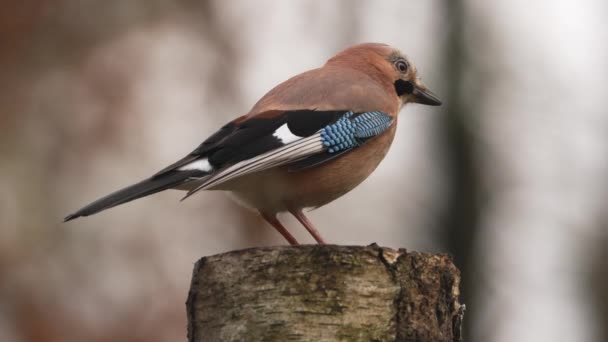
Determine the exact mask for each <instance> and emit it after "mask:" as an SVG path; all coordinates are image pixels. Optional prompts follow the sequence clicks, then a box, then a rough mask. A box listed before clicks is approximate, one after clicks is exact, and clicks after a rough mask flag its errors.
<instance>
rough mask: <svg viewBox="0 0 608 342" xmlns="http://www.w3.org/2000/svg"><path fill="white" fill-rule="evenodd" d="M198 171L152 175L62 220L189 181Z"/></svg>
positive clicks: (104, 208) (110, 206) (84, 214)
mask: <svg viewBox="0 0 608 342" xmlns="http://www.w3.org/2000/svg"><path fill="white" fill-rule="evenodd" d="M200 173H201V172H200V171H198V170H191V171H171V172H167V173H165V174H163V175H160V176H153V177H151V178H148V179H145V180H143V181H141V182H139V183H136V184H133V185H130V186H128V187H126V188H124V189H121V190H118V191H116V192H113V193H111V194H109V195H107V196H105V197H102V198H100V199H98V200H96V201H95V202H93V203H91V204H89V205H87V206H85V207H83V208H81V209H80V210H78V211H76V212H75V213H73V214H71V215H68V216H66V217H65V218H64V219H63V222H67V221H70V220H73V219H75V218H78V217H81V216H89V215H93V214H96V213H98V212H100V211H103V210H106V209H109V208H112V207H115V206H117V205H120V204H123V203H127V202H130V201H133V200H136V199H138V198H141V197H145V196H148V195H152V194H155V193H157V192H160V191H163V190H167V189H171V188H173V187H176V186H178V185H180V184H182V183H184V182H187V181H189V180H190V179H192V178H198V177H200V176H201V174H200Z"/></svg>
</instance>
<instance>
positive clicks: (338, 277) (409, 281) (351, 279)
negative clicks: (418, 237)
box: [186, 244, 464, 341]
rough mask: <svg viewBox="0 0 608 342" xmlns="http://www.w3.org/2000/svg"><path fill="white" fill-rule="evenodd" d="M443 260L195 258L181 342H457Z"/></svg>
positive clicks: (383, 255) (260, 254) (291, 254)
mask: <svg viewBox="0 0 608 342" xmlns="http://www.w3.org/2000/svg"><path fill="white" fill-rule="evenodd" d="M459 281H460V274H459V271H458V269H457V268H456V267H455V266H454V264H453V263H452V260H451V258H450V257H449V256H447V255H442V254H440V255H437V254H427V253H417V252H406V251H405V250H393V249H389V248H381V247H378V246H377V245H375V244H374V245H371V246H367V247H361V246H334V245H309V246H297V247H266V248H252V249H246V250H241V251H234V252H228V253H224V254H218V255H214V256H209V257H204V258H202V259H200V260H199V261H198V262H197V263H196V265H195V267H194V272H193V275H192V284H191V288H190V292H189V294H188V301H187V303H186V306H187V314H188V339H189V341H461V324H462V317H463V314H464V305H460V304H459V302H458V295H459V288H458V285H459Z"/></svg>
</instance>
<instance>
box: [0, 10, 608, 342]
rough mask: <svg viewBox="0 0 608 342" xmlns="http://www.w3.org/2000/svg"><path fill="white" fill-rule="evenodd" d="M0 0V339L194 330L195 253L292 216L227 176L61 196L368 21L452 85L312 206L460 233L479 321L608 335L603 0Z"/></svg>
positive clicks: (357, 32)
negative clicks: (354, 176)
mask: <svg viewBox="0 0 608 342" xmlns="http://www.w3.org/2000/svg"><path fill="white" fill-rule="evenodd" d="M0 8H1V10H0V341H15V342H26V341H28V342H29V341H180V340H184V339H185V336H186V314H185V305H184V302H185V300H186V295H187V289H188V286H189V281H190V276H191V270H192V266H193V263H194V262H195V261H196V260H197V259H198V258H199V257H201V256H204V255H209V254H213V253H219V252H223V251H228V250H234V249H240V248H246V247H253V246H263V245H276V244H283V243H284V242H283V240H282V238H281V237H280V236H279V235H278V234H277V233H276V232H275V231H274V230H273V229H272V228H270V227H269V226H268V225H267V224H265V223H264V222H262V220H261V219H260V218H258V217H257V216H256V215H255V214H253V213H251V212H249V211H247V210H244V209H241V208H240V207H238V206H237V205H235V204H234V203H233V202H231V201H230V200H229V199H228V198H227V197H226V196H225V195H223V194H221V193H217V192H204V193H202V194H200V195H197V196H195V197H193V198H190V199H188V200H187V201H185V202H182V203H180V202H179V199H180V198H181V195H182V194H181V193H178V192H172V191H168V192H164V193H162V194H160V195H157V196H154V197H151V198H146V199H143V200H140V201H137V202H133V203H130V204H127V205H124V206H121V207H118V208H115V209H112V210H110V211H106V212H103V213H101V214H99V215H96V216H93V217H88V218H83V219H79V220H76V221H73V222H70V223H67V224H62V223H61V220H62V218H63V216H65V215H66V214H68V213H70V212H72V211H73V210H74V209H77V208H79V207H80V206H82V205H84V204H86V203H88V202H89V201H91V200H93V199H95V198H97V197H99V196H101V195H105V194H106V193H108V192H110V191H113V190H116V189H118V188H120V187H122V186H125V185H128V184H130V183H132V182H135V181H138V180H140V179H142V178H145V177H147V176H149V175H151V174H152V173H154V172H156V171H158V170H160V169H161V168H163V167H164V166H166V165H168V164H169V163H171V162H172V161H174V160H176V159H177V158H180V157H182V156H183V155H184V154H186V153H188V152H190V150H192V149H193V148H194V147H195V146H197V145H198V144H199V143H200V142H201V141H202V140H203V139H204V138H206V137H207V136H208V135H209V134H211V133H213V132H214V131H215V130H216V129H217V128H218V127H219V126H221V125H222V124H224V123H225V122H227V121H228V120H230V119H232V118H234V117H236V116H238V115H241V114H243V113H245V112H247V111H248V110H249V108H250V107H251V106H252V105H253V103H254V102H255V101H256V100H257V99H258V98H259V97H260V96H262V95H263V94H264V93H265V92H266V91H268V90H269V89H270V88H272V87H273V86H274V85H276V84H277V83H279V82H281V81H283V80H285V79H287V78H288V77H291V76H293V75H295V74H297V73H299V72H302V71H305V70H308V69H311V68H314V67H317V66H320V65H321V64H323V63H324V61H325V60H326V59H328V58H329V57H331V56H332V55H333V54H335V53H336V52H338V51H340V50H341V49H343V48H345V47H347V46H349V45H352V44H355V43H360V42H367V41H374V42H384V43H388V44H391V45H393V46H396V47H399V48H400V49H402V51H404V52H405V53H407V54H408V55H409V56H410V58H411V59H412V60H413V61H414V62H415V64H416V65H417V67H418V69H419V71H420V73H421V75H422V78H423V79H424V82H425V83H426V84H427V85H428V86H429V87H430V88H431V89H432V90H433V91H434V92H435V93H436V94H437V95H438V96H439V97H440V98H441V99H442V100H443V101H444V105H443V106H441V107H425V106H420V105H410V106H407V107H406V108H405V109H404V110H403V112H402V113H401V116H400V122H399V127H398V132H397V137H396V139H395V142H394V144H393V146H392V148H391V151H390V152H389V154H388V156H387V158H386V159H385V161H384V162H383V163H382V164H381V166H380V167H379V168H378V170H377V171H376V172H375V173H374V174H373V175H372V176H371V177H370V178H369V179H368V180H367V181H366V182H365V183H363V184H362V185H361V186H360V187H358V188H357V189H355V190H354V191H352V192H351V193H349V194H348V195H346V196H345V197H343V198H342V199H340V200H338V201H336V202H334V203H332V204H330V205H328V206H326V207H323V208H321V209H318V210H315V211H313V212H311V213H310V215H311V219H312V220H313V221H314V222H315V223H316V224H317V226H318V228H319V229H320V230H321V232H322V233H323V234H324V236H325V237H326V238H327V239H328V240H329V241H330V242H332V243H337V244H358V245H366V244H370V243H372V242H377V243H378V244H380V245H385V246H390V247H395V248H396V247H404V248H407V249H409V250H418V251H431V252H445V253H450V254H452V255H453V256H454V259H455V262H456V264H457V265H458V266H459V268H460V269H461V271H462V275H463V283H462V301H463V302H464V303H466V305H467V309H468V310H467V313H466V316H465V323H466V329H465V334H466V341H484V342H486V341H505V342H506V341H509V342H511V341H608V328H607V327H608V262H607V261H606V260H607V259H608V249H607V248H606V245H607V244H608V229H607V228H608V213H607V211H606V210H607V209H608V208H607V207H606V200H607V199H608V184H607V181H608V176H607V175H608V109H607V108H608V96H607V94H608V82H606V76H608V20H606V19H607V18H608V3H607V2H605V1H601V0H579V1H568V0H556V1H524V0H514V1H512V0H509V1H507V0H499V1H483V0H469V1H454V0H433V1H397V0H394V1H362V0H353V1H350V0H348V1H347V0H342V1H320V0H315V1H304V0H299V1H278V0H275V1H272V0H258V1H245V0H239V1H236V0H235V1H219V0H218V1H186V0H182V1H169V0H151V1H143V0H141V1H135V0H134V1H119V0H110V1H92V0H83V1H79V0H58V1H52V2H51V1H23V0H20V1H16V0H2V1H1V2H0ZM285 220H286V224H287V225H288V226H289V227H291V229H292V231H293V232H294V233H295V235H296V236H297V237H298V238H299V239H301V240H303V241H306V242H309V243H312V240H311V239H310V238H309V237H308V236H307V234H306V232H305V231H304V230H303V229H302V228H300V226H299V225H298V224H297V223H296V222H295V220H293V219H291V218H287V217H286V218H285Z"/></svg>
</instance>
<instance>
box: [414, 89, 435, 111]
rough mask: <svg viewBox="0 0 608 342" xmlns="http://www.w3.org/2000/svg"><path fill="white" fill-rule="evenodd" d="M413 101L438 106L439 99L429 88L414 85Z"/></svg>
mask: <svg viewBox="0 0 608 342" xmlns="http://www.w3.org/2000/svg"><path fill="white" fill-rule="evenodd" d="M412 96H413V97H414V101H412V102H415V103H420V104H424V105H429V106H440V105H441V101H439V99H438V98H437V96H435V94H433V93H432V92H431V91H430V90H428V89H425V88H420V87H414V90H413V91H412Z"/></svg>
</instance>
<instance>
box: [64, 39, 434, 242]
mask: <svg viewBox="0 0 608 342" xmlns="http://www.w3.org/2000/svg"><path fill="white" fill-rule="evenodd" d="M407 103H418V104H424V105H430V106H438V105H441V101H440V100H439V99H438V98H437V97H436V96H435V95H434V94H433V93H432V92H431V91H430V90H429V89H428V88H427V87H426V86H425V85H424V84H423V83H422V81H421V79H420V77H419V76H418V71H417V69H416V67H415V66H414V64H413V63H412V62H411V60H410V59H409V58H408V57H407V56H406V55H404V54H403V53H401V51H400V50H399V49H397V48H394V47H391V46H390V45H387V44H381V43H362V44H357V45H353V46H350V47H348V48H346V49H344V50H343V51H341V52H339V53H337V54H336V55H335V56H333V57H331V58H330V59H328V60H327V61H326V63H325V64H324V65H323V66H321V67H319V68H316V69H312V70H309V71H306V72H303V73H301V74H298V75H296V76H294V77H292V78H289V79H288V80H286V81H284V82H283V83H280V84H279V85H277V86H276V87H274V88H273V89H271V90H270V91H269V92H268V93H266V94H265V95H264V96H263V97H262V98H261V99H260V100H259V101H258V102H257V103H255V104H254V105H253V107H252V108H251V110H249V112H247V113H246V114H245V115H242V116H240V117H238V118H236V119H234V120H232V121H230V122H228V123H227V124H225V125H224V126H223V127H221V128H220V129H219V130H217V131H216V132H215V133H213V134H212V135H211V136H209V137H208V138H207V139H206V140H204V141H203V142H202V143H201V144H200V145H199V146H198V147H196V148H195V149H194V150H193V151H192V152H191V153H189V154H188V155H186V156H185V157H183V158H182V159H179V160H178V161H176V162H175V163H173V164H171V165H169V166H167V167H165V168H164V169H162V170H160V171H158V172H157V173H155V174H153V175H152V176H150V177H149V178H147V179H144V180H143V181H140V182H138V183H136V184H133V185H131V186H127V187H126V188H123V189H121V190H118V191H116V192H113V193H111V194H109V195H107V196H105V197H102V198H100V199H98V200H96V201H94V202H92V203H90V204H88V205H86V206H85V207H83V208H81V209H79V210H78V211H76V212H74V213H73V214H70V215H68V216H66V217H65V218H64V222H67V221H70V220H73V219H75V218H78V217H82V216H89V215H93V214H96V213H98V212H100V211H103V210H106V209H109V208H112V207H115V206H117V205H120V204H124V203H127V202H130V201H133V200H135V199H138V198H141V197H145V196H148V195H152V194H155V193H158V192H160V191H164V190H168V189H177V190H183V191H186V195H185V196H184V198H183V199H186V198H188V197H190V196H192V195H193V194H195V193H198V192H199V191H201V190H221V191H226V192H228V193H229V194H230V195H231V197H233V198H234V199H236V201H237V202H239V203H240V204H243V205H244V206H246V207H249V208H252V209H254V210H256V211H257V212H258V213H259V214H260V215H261V217H262V218H263V219H264V220H265V221H267V222H268V223H269V224H270V225H271V226H272V227H274V228H275V229H276V230H277V232H279V233H280V234H281V235H282V236H283V237H284V238H285V240H287V242H288V243H289V244H291V245H298V244H299V243H298V241H297V240H296V239H295V238H294V236H293V235H292V234H291V233H290V232H289V230H287V228H286V227H285V226H284V225H283V224H282V223H281V222H280V221H279V220H278V218H277V214H279V213H283V212H289V213H291V214H292V215H293V216H294V217H295V218H296V219H297V221H299V222H300V223H301V224H302V225H303V226H304V228H305V229H306V230H308V232H309V233H310V235H312V237H313V238H314V239H315V241H316V242H317V243H318V244H325V243H326V242H325V240H324V238H323V237H322V236H321V234H320V233H319V231H318V230H317V228H316V227H315V225H313V223H312V222H311V221H310V220H309V219H308V217H307V216H305V214H304V210H306V209H316V208H319V207H322V206H323V205H325V204H327V203H330V202H332V201H334V200H335V199H337V198H339V197H341V196H342V195H344V194H346V193H348V192H349V191H351V190H352V189H354V188H355V187H356V186H358V185H359V184H360V183H361V182H363V181H364V180H365V179H366V178H367V177H368V176H369V175H370V174H371V173H372V172H373V171H374V170H375V169H376V167H377V166H378V165H379V163H380V162H381V161H382V160H383V159H384V157H385V155H386V154H387V152H388V150H389V147H390V145H391V143H392V141H393V138H394V136H395V130H396V126H397V118H398V114H399V112H400V111H401V109H402V108H403V107H404V106H405V104H407ZM183 199H182V200H183Z"/></svg>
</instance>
